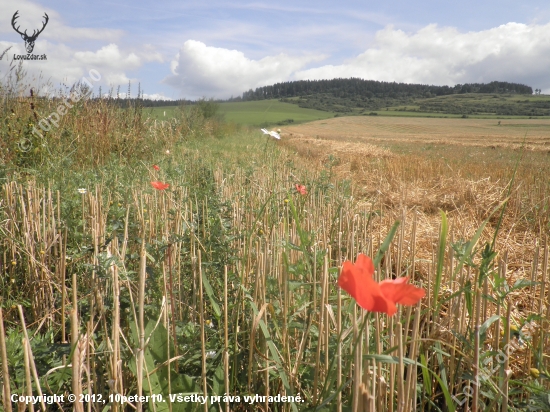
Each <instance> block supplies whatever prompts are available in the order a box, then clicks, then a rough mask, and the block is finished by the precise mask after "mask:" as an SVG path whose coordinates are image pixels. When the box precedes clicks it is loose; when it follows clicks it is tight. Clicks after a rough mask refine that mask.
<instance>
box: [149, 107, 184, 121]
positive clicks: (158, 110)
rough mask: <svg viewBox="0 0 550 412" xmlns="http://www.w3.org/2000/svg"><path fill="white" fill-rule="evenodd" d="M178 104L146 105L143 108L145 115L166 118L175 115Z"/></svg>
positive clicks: (160, 118) (159, 118) (158, 118)
mask: <svg viewBox="0 0 550 412" xmlns="http://www.w3.org/2000/svg"><path fill="white" fill-rule="evenodd" d="M177 110H178V106H160V107H147V108H145V109H143V112H144V113H145V114H146V115H149V116H151V117H152V118H155V119H157V120H168V119H171V118H173V117H175V115H176V111H177Z"/></svg>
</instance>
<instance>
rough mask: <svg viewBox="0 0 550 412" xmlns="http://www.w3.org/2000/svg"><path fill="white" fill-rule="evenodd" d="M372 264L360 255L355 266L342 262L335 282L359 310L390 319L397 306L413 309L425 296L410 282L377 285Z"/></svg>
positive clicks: (368, 258)
mask: <svg viewBox="0 0 550 412" xmlns="http://www.w3.org/2000/svg"><path fill="white" fill-rule="evenodd" d="M373 274H374V263H373V262H372V260H371V258H370V257H368V256H365V255H363V254H359V255H358V256H357V260H356V261H355V264H353V263H351V262H350V261H345V262H344V266H343V268H342V272H341V273H340V277H339V278H338V286H340V287H341V288H342V289H344V290H345V291H346V292H348V293H349V294H350V295H351V296H352V297H353V298H354V299H355V301H356V302H357V304H358V305H359V306H361V307H362V308H363V309H366V310H368V311H370V312H383V313H386V314H388V315H389V316H392V315H394V314H395V312H397V307H396V306H395V304H396V303H399V304H401V305H405V306H414V305H416V304H417V303H418V301H419V300H420V299H422V298H423V297H424V296H425V295H426V291H425V290H424V289H422V288H418V287H416V286H414V285H409V284H408V283H407V281H408V280H409V278H404V277H402V278H397V279H385V280H383V281H382V282H380V283H377V282H376V281H375V280H374V279H373V278H372V275H373Z"/></svg>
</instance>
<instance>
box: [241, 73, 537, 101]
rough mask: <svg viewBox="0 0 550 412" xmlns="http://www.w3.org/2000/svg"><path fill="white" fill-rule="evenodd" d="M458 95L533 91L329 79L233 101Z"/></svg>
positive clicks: (502, 85)
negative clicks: (322, 95) (325, 95)
mask: <svg viewBox="0 0 550 412" xmlns="http://www.w3.org/2000/svg"><path fill="white" fill-rule="evenodd" d="M458 93H462V94H463V93H517V94H533V89H532V88H531V87H529V86H526V85H524V84H519V83H509V82H497V81H494V82H491V83H487V84H485V83H467V84H457V85H456V86H454V87H450V86H433V85H426V84H408V83H396V82H380V81H376V80H363V79H357V78H351V79H332V80H299V81H292V82H284V83H276V84H274V85H272V86H263V87H258V88H257V89H256V90H254V91H253V90H252V89H250V90H249V91H247V92H244V93H243V95H242V97H241V98H236V99H233V100H242V101H247V100H263V99H284V98H289V97H304V96H309V95H314V94H331V95H333V96H334V97H338V98H354V97H355V98H368V99H370V98H377V99H384V98H386V99H400V98H411V97H412V98H420V97H434V96H444V95H450V94H458Z"/></svg>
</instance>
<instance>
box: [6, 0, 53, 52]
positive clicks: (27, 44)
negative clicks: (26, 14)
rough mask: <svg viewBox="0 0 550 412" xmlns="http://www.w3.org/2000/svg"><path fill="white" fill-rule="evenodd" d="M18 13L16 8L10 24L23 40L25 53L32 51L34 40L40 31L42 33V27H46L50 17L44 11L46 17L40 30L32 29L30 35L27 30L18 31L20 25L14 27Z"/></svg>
mask: <svg viewBox="0 0 550 412" xmlns="http://www.w3.org/2000/svg"><path fill="white" fill-rule="evenodd" d="M18 14H19V10H17V11H16V12H15V13H14V15H13V17H12V19H11V25H12V27H13V29H14V30H15V31H16V32H17V33H19V34H20V35H21V37H22V38H23V40H25V48H26V49H27V53H32V51H33V49H34V42H35V41H36V38H37V37H38V35H39V34H40V33H42V32H43V31H44V29H45V28H46V24H48V20H50V18H49V17H48V15H47V14H46V13H44V18H45V19H46V21H45V22H44V23H42V28H41V29H40V30H38V32H37V31H36V30H34V31H33V33H32V36H29V35H28V34H27V30H25V32H24V33H21V32H20V31H19V27H20V26H17V27H15V20H17V18H18V17H19V16H18Z"/></svg>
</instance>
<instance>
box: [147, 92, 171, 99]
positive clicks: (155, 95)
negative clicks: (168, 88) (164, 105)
mask: <svg viewBox="0 0 550 412" xmlns="http://www.w3.org/2000/svg"><path fill="white" fill-rule="evenodd" d="M143 98H144V99H145V100H174V99H172V98H171V97H167V96H165V95H163V94H162V93H153V94H147V93H143Z"/></svg>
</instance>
